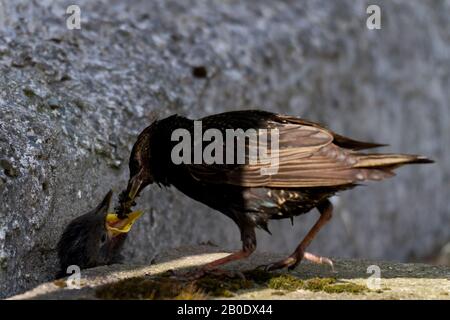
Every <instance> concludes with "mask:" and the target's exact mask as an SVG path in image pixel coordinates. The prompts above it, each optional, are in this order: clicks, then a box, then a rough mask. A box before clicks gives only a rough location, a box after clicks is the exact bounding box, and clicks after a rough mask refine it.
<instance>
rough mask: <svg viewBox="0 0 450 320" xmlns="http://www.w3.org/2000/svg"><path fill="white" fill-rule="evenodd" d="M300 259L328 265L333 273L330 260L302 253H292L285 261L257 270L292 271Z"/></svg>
mask: <svg viewBox="0 0 450 320" xmlns="http://www.w3.org/2000/svg"><path fill="white" fill-rule="evenodd" d="M302 259H306V260H308V261H311V262H313V263H317V264H328V265H329V266H331V270H332V271H333V272H334V266H333V262H332V261H331V260H330V259H328V258H326V257H320V256H316V255H314V254H312V253H309V252H304V253H301V254H296V253H294V254H293V255H291V256H289V257H287V258H286V259H283V260H280V261H277V262H275V263H271V264H268V265H263V266H260V267H258V268H263V269H264V270H266V271H274V270H278V269H283V268H287V269H288V270H293V269H295V268H296V267H297V266H298V264H299V263H300V262H301V261H302Z"/></svg>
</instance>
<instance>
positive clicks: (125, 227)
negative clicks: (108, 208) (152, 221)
mask: <svg viewBox="0 0 450 320" xmlns="http://www.w3.org/2000/svg"><path fill="white" fill-rule="evenodd" d="M141 215H142V211H133V212H131V213H130V214H129V215H128V216H127V217H126V218H124V219H120V218H119V217H118V216H117V214H116V213H108V214H107V215H106V221H105V223H106V229H107V230H108V231H109V232H110V233H111V235H112V236H113V237H115V236H117V235H119V234H122V233H127V232H129V231H130V230H131V226H132V225H133V223H134V222H135V221H136V220H137V219H138V218H139V217H140V216H141Z"/></svg>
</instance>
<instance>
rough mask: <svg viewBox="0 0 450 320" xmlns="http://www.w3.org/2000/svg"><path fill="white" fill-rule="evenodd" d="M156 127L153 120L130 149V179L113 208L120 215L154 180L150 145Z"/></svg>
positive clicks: (128, 209)
mask: <svg viewBox="0 0 450 320" xmlns="http://www.w3.org/2000/svg"><path fill="white" fill-rule="evenodd" d="M157 128H158V121H154V122H153V123H152V124H151V125H150V126H148V127H147V128H145V129H144V131H142V132H141V134H140V135H139V136H138V138H137V141H136V143H135V144H134V145H133V149H132V150H131V155H130V160H129V168H130V179H129V180H128V186H127V189H126V190H124V191H123V192H122V193H121V194H120V195H119V202H120V203H119V206H117V207H116V208H115V209H116V211H117V213H118V214H119V216H120V217H123V216H124V215H126V214H128V213H129V212H130V211H131V210H130V208H131V207H132V206H133V205H134V199H135V198H136V197H137V196H138V195H139V193H140V192H141V190H142V189H144V188H145V187H146V186H148V185H149V184H151V183H153V182H154V181H155V178H154V174H153V170H152V152H151V151H152V150H151V148H150V146H151V145H152V142H153V140H154V137H155V132H156V130H157Z"/></svg>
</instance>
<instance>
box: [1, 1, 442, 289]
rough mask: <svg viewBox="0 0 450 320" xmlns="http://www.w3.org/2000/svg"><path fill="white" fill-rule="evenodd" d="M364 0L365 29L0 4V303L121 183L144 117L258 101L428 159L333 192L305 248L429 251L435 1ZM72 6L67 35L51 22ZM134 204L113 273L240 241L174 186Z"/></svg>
mask: <svg viewBox="0 0 450 320" xmlns="http://www.w3.org/2000/svg"><path fill="white" fill-rule="evenodd" d="M373 2H374V1H371V2H370V3H373ZM375 2H376V3H379V4H380V6H381V8H382V29H381V30H378V31H371V30H368V29H367V28H366V27H365V22H366V17H367V14H366V13H365V9H366V7H367V4H368V3H367V2H365V1H359V2H357V3H355V2H354V1H350V0H348V1H325V0H324V1H314V2H303V1H223V2H214V3H213V2H209V1H194V0H188V1H166V0H157V1H143V0H142V1H137V0H132V1H118V0H108V1H106V0H105V1H88V0H82V1H50V0H45V1H27V0H20V1H19V0H17V1H4V0H3V1H0V18H1V19H0V27H1V28H0V297H5V296H9V295H12V294H14V293H17V292H20V291H23V290H25V289H27V288H31V287H33V286H35V285H36V284H38V283H39V282H42V281H45V280H49V279H51V277H52V275H53V274H54V272H55V270H56V260H55V253H54V249H55V245H56V242H57V239H58V237H59V235H60V233H61V231H62V229H63V228H64V226H65V225H66V224H67V223H68V221H70V220H71V219H73V218H74V217H75V216H78V215H80V214H81V213H83V212H84V211H86V210H87V209H88V208H91V207H92V206H93V205H95V204H96V203H97V202H98V201H99V199H101V197H102V196H103V195H104V194H105V193H106V191H107V190H109V189H110V188H113V190H114V191H115V192H116V194H117V192H119V191H120V190H121V189H122V188H123V187H124V184H125V181H126V178H127V174H128V170H127V157H128V154H129V151H130V148H131V146H132V144H133V141H134V139H135V137H136V135H137V133H138V132H139V131H140V130H142V129H143V128H144V127H145V126H146V125H148V124H149V123H150V121H151V118H152V113H153V112H156V113H157V114H158V115H159V116H160V117H164V116H167V115H170V114H172V113H180V114H183V115H186V116H191V117H200V116H204V115H207V114H211V113H214V112H220V111H226V110H235V109H242V108H260V109H266V110H271V111H278V112H283V113H287V114H292V115H299V116H303V117H305V118H310V119H312V120H316V121H321V122H323V123H325V124H328V125H329V126H330V127H332V128H333V129H335V130H336V131H338V132H340V133H343V134H346V135H349V136H353V137H356V138H360V139H366V140H375V141H379V142H388V143H390V144H391V147H390V148H388V150H389V151H400V152H410V153H421V154H425V155H427V156H430V157H431V158H433V159H435V160H436V161H437V163H436V164H435V165H433V166H421V167H419V166H418V167H413V168H406V169H402V170H401V171H400V172H399V175H398V177H397V178H395V179H391V180H389V181H386V182H383V183H379V184H376V185H370V186H368V187H365V188H359V189H357V190H354V191H352V192H350V193H346V194H343V195H342V196H341V197H340V198H338V199H337V200H336V214H335V218H334V221H333V223H331V224H330V225H329V226H327V227H326V229H325V230H324V232H322V233H321V234H320V235H319V237H318V238H317V239H316V241H315V242H314V243H313V245H312V248H311V250H312V251H313V252H318V253H320V254H323V255H338V256H344V257H350V256H351V257H361V258H374V259H380V258H382V259H396V260H407V259H413V258H419V259H420V258H421V257H424V256H428V255H429V254H430V253H432V252H433V251H434V250H438V249H439V248H441V247H442V246H443V245H444V244H445V243H447V242H448V241H449V239H450V233H449V232H450V231H449V228H448V226H449V223H450V217H449V212H450V202H449V200H448V199H449V198H450V188H449V181H450V152H449V148H448V146H449V145H450V126H449V125H448V124H449V123H450V108H449V105H448V103H449V101H450V90H448V88H449V87H450V83H449V82H450V72H449V66H450V53H449V52H450V41H449V39H450V28H449V20H448V16H449V12H450V3H449V1H433V3H431V2H425V1H407V0H403V1H400V0H399V1H395V2H392V1H385V2H379V1H375ZM74 3H77V4H79V5H80V7H81V16H82V21H81V30H68V29H67V28H66V18H67V15H65V10H66V8H67V6H68V5H69V4H74ZM205 71H206V72H205ZM205 75H206V77H203V76H205ZM139 206H140V207H141V208H142V209H143V210H144V211H145V212H146V213H147V214H146V215H145V217H144V218H142V220H141V221H140V223H139V224H137V225H136V226H135V228H134V230H133V233H132V234H131V237H130V239H129V242H128V245H127V247H126V249H125V254H126V256H127V257H128V261H129V262H131V263H141V264H145V263H148V262H149V261H151V259H152V258H153V257H154V255H155V254H156V253H157V252H158V251H159V250H161V249H164V248H167V247H172V246H177V245H180V244H182V243H193V244H195V243H199V242H204V241H209V240H210V241H213V242H214V243H220V245H221V246H225V247H238V246H239V245H240V243H239V235H238V232H237V230H236V228H235V227H234V226H233V225H232V224H231V223H229V222H230V221H228V220H227V218H225V217H223V216H222V215H220V214H219V213H213V212H211V210H209V209H207V208H205V207H203V206H202V205H200V204H197V203H194V202H193V201H191V200H190V199H188V198H187V197H185V196H183V195H181V194H180V193H179V192H177V191H176V190H172V189H169V190H159V189H158V188H156V187H154V188H149V189H148V190H146V191H145V192H144V194H143V196H142V197H141V198H140V199H139ZM315 217H316V213H313V214H309V215H307V216H304V217H300V218H297V219H296V224H295V226H294V227H293V228H291V227H290V224H289V222H277V223H273V224H272V225H271V230H272V232H273V234H274V236H272V237H269V236H268V235H265V234H262V233H261V234H258V237H259V239H258V240H259V245H260V247H262V248H264V250H269V251H280V250H283V251H286V250H290V249H292V248H294V247H295V245H296V244H297V242H298V241H299V239H300V238H301V237H302V235H303V234H304V233H305V231H306V230H307V229H308V228H309V227H310V226H311V224H312V223H313V220H314V219H315Z"/></svg>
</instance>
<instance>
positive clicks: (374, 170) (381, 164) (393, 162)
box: [353, 154, 434, 180]
mask: <svg viewBox="0 0 450 320" xmlns="http://www.w3.org/2000/svg"><path fill="white" fill-rule="evenodd" d="M433 162H434V161H433V160H430V159H428V158H426V157H423V156H419V155H409V154H359V155H358V157H357V162H356V164H355V165H353V168H354V169H357V171H356V178H357V180H383V179H386V178H389V177H392V176H394V175H395V173H394V171H393V170H394V169H396V168H398V167H400V166H402V165H405V164H412V163H433Z"/></svg>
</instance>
